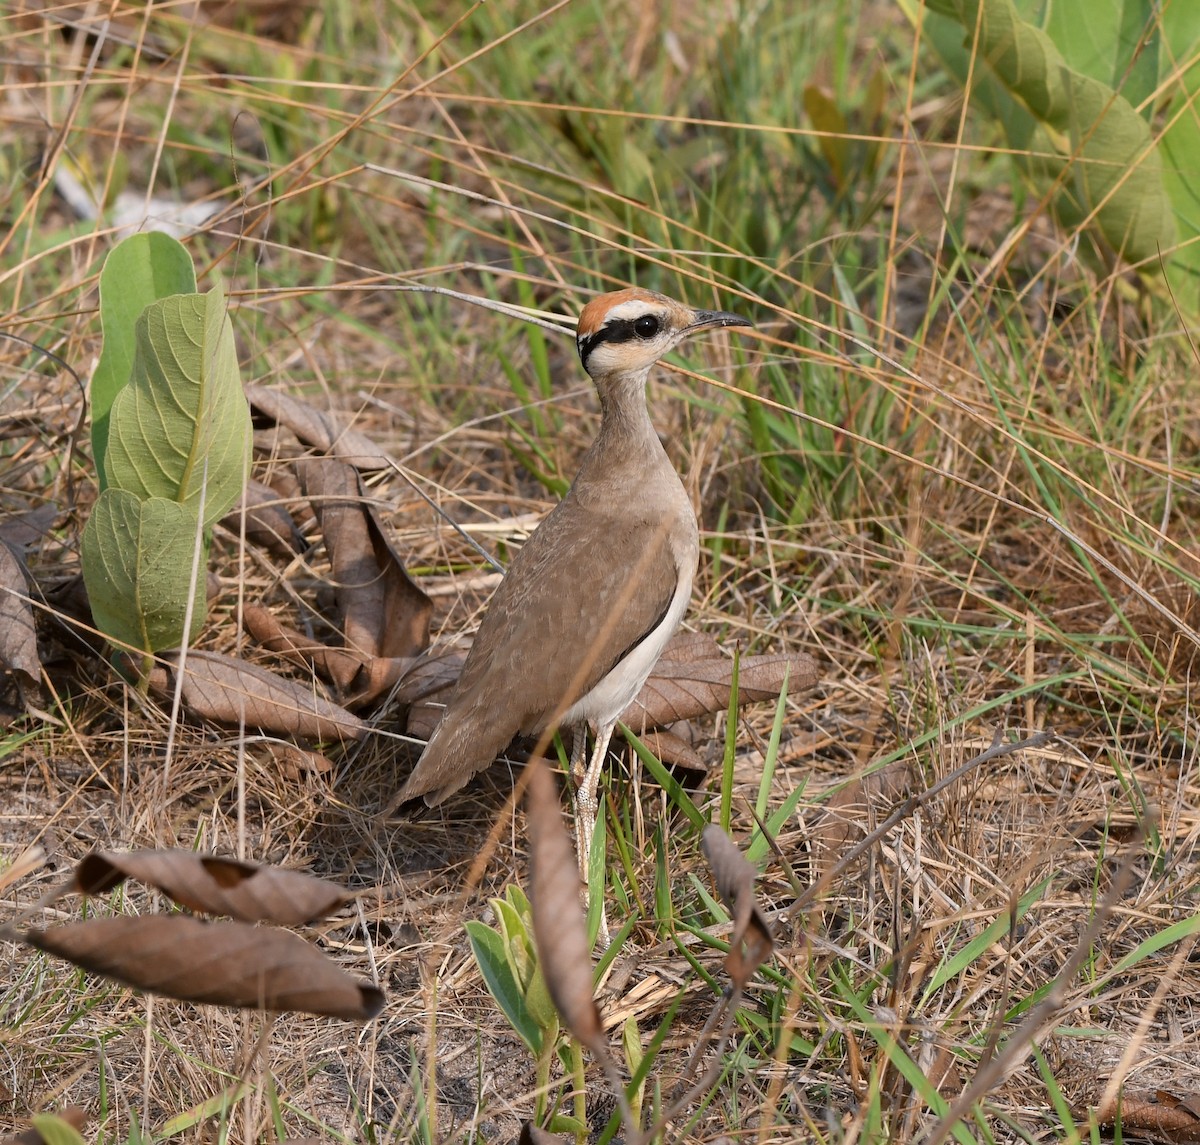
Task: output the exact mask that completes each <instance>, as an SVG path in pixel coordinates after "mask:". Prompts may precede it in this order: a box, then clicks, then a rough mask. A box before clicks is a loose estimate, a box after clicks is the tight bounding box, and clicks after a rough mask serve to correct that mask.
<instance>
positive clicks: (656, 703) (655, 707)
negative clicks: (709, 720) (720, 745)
mask: <svg viewBox="0 0 1200 1145" xmlns="http://www.w3.org/2000/svg"><path fill="white" fill-rule="evenodd" d="M668 647H669V646H668ZM692 650H694V648H691V649H689V656H690V653H691V651H692ZM785 676H786V677H787V685H788V695H795V694H796V693H798V692H804V691H807V690H808V689H809V688H812V687H814V686H815V685H816V683H817V681H818V679H819V678H820V674H819V672H818V670H817V663H816V661H815V660H813V659H812V657H811V656H805V655H804V653H802V652H794V653H791V654H788V655H766V656H744V657H742V659H741V660H740V661H739V663H738V703H739V704H749V703H754V702H756V701H762V700H774V699H777V698H778V696H779V692H780V690H781V689H782V688H783V682H784V677H785ZM732 689H733V661H732V660H730V659H729V658H728V657H726V656H723V655H717V656H711V657H705V658H703V659H693V658H686V659H685V658H674V657H667V656H666V655H665V654H664V656H663V657H662V658H661V659H660V660H659V662H658V663H657V664H656V665H655V667H654V671H652V672H651V673H650V678H649V679H648V680H647V681H646V683H645V684H644V685H642V690H641V691H640V692H639V693H638V694H637V697H636V698H635V699H634V701H633V703H631V704H630V705H629V707H627V708H626V709H625V711H624V712H623V713H622V715H621V722H622V723H624V724H628V726H629V727H630V728H632V729H633V731H634V732H636V733H637V734H638V735H639V736H640V735H641V734H642V732H643V731H646V730H649V729H650V728H655V727H662V726H663V725H664V724H673V723H675V722H676V721H677V720H690V719H695V718H696V717H697V716H703V715H707V714H709V713H712V712H723V711H726V710H727V709H728V707H729V693H730V692H731V691H732Z"/></svg>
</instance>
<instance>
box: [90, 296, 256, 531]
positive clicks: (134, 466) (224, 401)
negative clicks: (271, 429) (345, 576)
mask: <svg viewBox="0 0 1200 1145" xmlns="http://www.w3.org/2000/svg"><path fill="white" fill-rule="evenodd" d="M251 435H252V429H251V425H250V407H249V405H248V404H247V402H246V395H245V393H244V392H243V390H242V382H241V378H240V377H239V374H238V364H237V352H236V350H235V348H234V342H233V327H232V325H231V324H230V322H229V317H228V315H227V314H226V313H225V295H224V293H223V292H222V290H221V288H220V287H214V288H213V289H212V290H210V291H209V292H208V293H207V294H178V295H174V296H173V297H171V298H164V299H162V300H161V301H158V302H154V303H151V305H150V306H148V307H147V308H146V309H145V311H144V312H143V313H142V316H141V317H140V318H139V319H138V322H137V348H136V351H135V354H134V360H133V377H132V379H131V380H130V383H129V385H128V386H126V387H125V389H123V390H122V391H121V392H120V393H119V394H118V395H117V398H116V400H115V401H114V402H113V407H112V412H111V415H110V422H109V440H108V454H107V458H106V462H105V465H106V470H107V476H108V481H109V484H110V485H113V486H115V487H116V488H118V489H126V490H128V491H129V492H131V493H136V494H137V495H138V498H139V499H140V500H143V501H144V500H146V499H147V498H149V497H163V498H166V499H167V500H169V501H179V502H181V503H184V504H189V505H192V506H198V505H199V503H200V499H201V493H202V492H204V527H205V528H206V529H207V528H209V527H210V526H211V525H212V524H214V523H215V522H216V521H218V520H219V519H220V518H221V517H223V516H224V515H225V514H226V513H227V512H228V511H229V510H230V509H231V508H232V507H233V505H234V504H235V503H236V502H237V499H238V497H240V496H241V493H242V489H243V487H244V485H245V480H246V472H247V466H248V465H249V459H250V446H251Z"/></svg>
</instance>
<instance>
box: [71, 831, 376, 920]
mask: <svg viewBox="0 0 1200 1145" xmlns="http://www.w3.org/2000/svg"><path fill="white" fill-rule="evenodd" d="M126 878H131V879H140V880H141V881H142V882H144V883H150V884H151V885H152V886H156V887H158V889H159V890H161V891H162V892H163V893H164V894H165V895H167V896H169V897H170V898H172V899H174V901H175V902H177V903H179V904H180V905H181V906H185V907H187V908H188V910H194V911H203V912H205V913H206V914H227V915H229V916H230V917H231V918H236V919H240V920H241V921H242V922H274V923H278V924H279V925H280V926H301V925H303V924H304V923H306V922H312V921H313V919H317V918H323V917H324V916H325V915H327V914H330V913H331V912H332V911H334V910H336V909H337V908H338V907H340V906H342V905H344V904H345V903H347V902H349V901H350V900H351V899H352V898H353V897H354V896H353V895H352V894H350V893H349V892H348V891H347V890H346V889H345V888H344V887H339V886H337V885H336V884H335V883H331V882H327V881H326V880H325V879H318V878H314V877H313V876H312V875H306V874H304V873H303V872H302V871H289V870H284V869H282V868H279V867H264V866H259V865H257V864H255V863H243V862H240V861H239V860H237V859H230V858H223V857H221V856H218V855H199V854H196V853H195V852H194V851H183V850H165V851H128V852H125V853H121V852H116V851H93V852H92V853H91V854H90V855H86V856H84V858H83V859H82V860H80V862H79V865H78V866H77V867H76V868H75V885H76V887H77V888H78V889H79V890H80V891H81V892H82V893H83V894H86V895H98V894H104V893H105V892H106V891H110V890H112V888H113V887H115V886H118V885H119V884H120V883H122V882H124V880H125V879H126Z"/></svg>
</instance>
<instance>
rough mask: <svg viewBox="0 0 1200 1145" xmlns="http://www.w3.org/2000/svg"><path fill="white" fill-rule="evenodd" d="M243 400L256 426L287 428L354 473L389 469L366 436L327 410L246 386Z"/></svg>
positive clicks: (389, 461) (389, 463)
mask: <svg viewBox="0 0 1200 1145" xmlns="http://www.w3.org/2000/svg"><path fill="white" fill-rule="evenodd" d="M246 399H247V401H249V402H250V406H251V408H252V409H253V410H254V413H255V415H256V417H255V421H256V423H261V421H262V419H264V418H266V419H267V420H269V421H273V422H276V423H278V424H280V425H284V426H287V428H288V429H290V430H291V431H292V433H294V434H295V435H296V436H297V437H298V438H299V439H300V440H301V441H303V442H304V443H305V444H306V445H311V446H313V447H314V448H316V449H319V450H320V451H321V452H322V453H327V454H329V455H330V456H332V457H336V458H338V459H339V460H341V461H344V462H346V463H347V464H348V465H353V466H354V467H355V468H356V469H362V470H366V471H368V472H373V471H376V470H380V469H390V468H391V466H392V459H391V458H390V457H388V455H387V454H386V453H384V452H383V450H381V449H380V448H379V446H377V445H376V444H375V443H374V442H373V441H372V440H371V439H370V438H369V437H367V435H366V434H364V433H359V432H358V430H356V429H349V428H348V427H347V426H344V425H342V424H341V422H340V421H339V419H338V417H337V415H336V414H333V413H330V412H329V411H328V410H319V409H317V407H316V406H314V405H310V404H309V403H308V402H305V401H301V400H300V399H299V398H294V397H292V396H291V395H290V394H285V393H283V392H282V391H281V390H269V389H266V388H265V387H263V386H247V387H246Z"/></svg>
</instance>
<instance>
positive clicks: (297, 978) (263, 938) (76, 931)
mask: <svg viewBox="0 0 1200 1145" xmlns="http://www.w3.org/2000/svg"><path fill="white" fill-rule="evenodd" d="M25 940H26V941H27V942H28V943H29V944H30V945H31V946H34V947H36V948H37V949H38V950H44V951H45V952H46V953H47V954H54V955H56V956H57V957H59V958H65V959H66V960H67V961H68V962H71V963H74V965H76V966H80V967H82V968H83V969H84V970H90V971H92V972H93V973H96V974H102V975H104V976H105V977H107V978H113V979H115V980H116V981H118V982H122V983H124V984H125V985H127V986H132V987H134V988H135V989H138V990H147V991H150V992H151V993H155V994H162V995H164V996H166V997H168V998H177V999H179V1000H180V1001H184V1002H207V1003H212V1004H214V1005H218V1006H236V1007H238V1008H239V1009H261V1010H270V1011H274V1012H282V1011H290V1010H296V1011H300V1012H302V1013H307V1014H317V1015H320V1016H323V1017H329V1018H345V1019H347V1020H350V1021H365V1020H367V1019H370V1018H373V1017H375V1016H376V1015H377V1014H378V1013H379V1012H380V1010H382V1009H383V1003H384V997H383V992H382V991H381V990H379V989H377V988H376V987H374V986H372V985H370V984H369V983H366V982H356V981H355V980H354V979H352V978H351V977H350V976H349V975H348V974H346V973H345V972H344V971H343V970H341V969H339V968H338V967H337V966H335V965H334V964H333V963H332V962H330V961H329V959H328V958H326V957H325V956H324V955H322V954H321V953H320V952H319V951H317V950H316V949H314V948H313V947H312V946H310V945H309V944H308V943H307V942H305V941H304V940H303V939H302V938H300V937H299V936H298V935H295V934H293V933H292V932H291V931H289V930H273V929H271V928H269V927H259V926H250V925H248V924H247V923H244V922H205V921H202V920H201V919H198V918H191V917H189V916H187V915H180V914H170V915H164V914H151V915H142V916H140V917H138V916H134V917H122V918H97V919H89V920H87V921H86V922H72V923H66V924H65V925H63V926H53V927H48V928H46V929H37V928H35V929H31V930H29V931H28V932H27V933H26V935H25Z"/></svg>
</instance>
